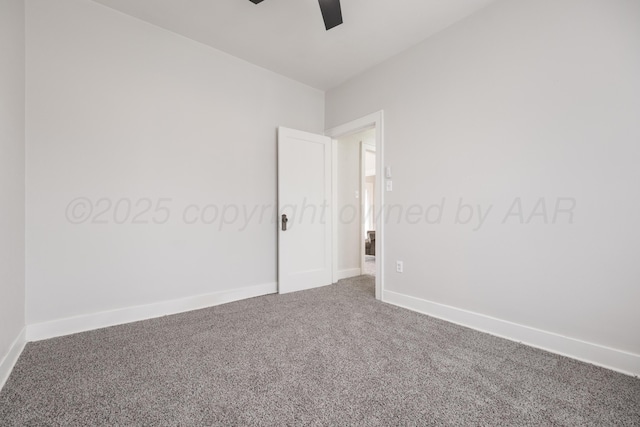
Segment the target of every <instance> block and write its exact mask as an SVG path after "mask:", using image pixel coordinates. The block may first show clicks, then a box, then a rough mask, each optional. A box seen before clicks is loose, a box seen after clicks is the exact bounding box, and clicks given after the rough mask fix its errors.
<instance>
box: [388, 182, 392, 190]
mask: <svg viewBox="0 0 640 427" xmlns="http://www.w3.org/2000/svg"><path fill="white" fill-rule="evenodd" d="M387 191H393V181H387Z"/></svg>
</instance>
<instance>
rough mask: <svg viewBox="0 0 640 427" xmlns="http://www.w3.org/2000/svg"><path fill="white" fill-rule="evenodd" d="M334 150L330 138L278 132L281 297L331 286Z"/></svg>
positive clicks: (298, 132) (283, 130) (291, 130)
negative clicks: (332, 168)
mask: <svg viewBox="0 0 640 427" xmlns="http://www.w3.org/2000/svg"><path fill="white" fill-rule="evenodd" d="M331 145H332V144H331V139H330V138H328V137H326V136H322V135H315V134H312V133H307V132H302V131H298V130H293V129H287V128H283V127H280V128H278V212H279V218H278V219H279V226H278V230H279V231H278V292H279V293H281V294H283V293H287V292H294V291H301V290H304V289H311V288H315V287H319V286H324V285H329V284H331V279H332V277H331V274H332V268H331V267H332V266H331V261H332V258H333V257H332V253H331V251H332V248H333V246H332V242H331V238H332V228H331V227H332V206H331V200H332V198H331V159H332V157H331V156H332V154H331V148H332V147H331ZM284 215H286V230H285V229H283V228H284V227H283V222H284V217H283V216H284Z"/></svg>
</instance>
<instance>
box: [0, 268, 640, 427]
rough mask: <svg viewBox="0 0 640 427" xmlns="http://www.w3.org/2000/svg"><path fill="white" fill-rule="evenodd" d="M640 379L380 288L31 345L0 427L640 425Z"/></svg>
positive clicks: (3, 405)
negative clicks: (423, 308)
mask: <svg viewBox="0 0 640 427" xmlns="http://www.w3.org/2000/svg"><path fill="white" fill-rule="evenodd" d="M639 424H640V380H638V379H637V378H632V377H629V376H625V375H622V374H618V373H615V372H612V371H608V370H606V369H601V368H598V367H595V366H591V365H588V364H585V363H581V362H578V361H575V360H571V359H568V358H565V357H561V356H557V355H554V354H550V353H547V352H544V351H541V350H536V349H533V348H530V347H526V346H524V345H520V344H517V343H514V342H510V341H507V340H503V339H500V338H496V337H493V336H490V335H486V334H483V333H480V332H476V331H473V330H471V329H467V328H464V327H460V326H456V325H453V324H451V323H447V322H444V321H440V320H437V319H434V318H430V317H427V316H423V315H420V314H417V313H413V312H411V311H407V310H403V309H400V308H397V307H393V306H391V305H387V304H384V303H380V302H377V301H375V300H374V298H373V277H371V276H361V277H358V278H353V279H348V280H345V281H342V282H340V283H338V284H336V285H332V286H327V287H324V288H320V289H315V290H311V291H305V292H298V293H294V294H289V295H282V296H278V295H271V296H265V297H260V298H253V299H250V300H245V301H240V302H236V303H231V304H226V305H222V306H217V307H213V308H209V309H205V310H198V311H193V312H189V313H184V314H179V315H174V316H167V317H163V318H159V319H153V320H147V321H144V322H138V323H132V324H128V325H123V326H116V327H112V328H106V329H101V330H97V331H92V332H85V333H82V334H77V335H72V336H67V337H62V338H56V339H51V340H47V341H40V342H35V343H30V344H28V345H27V347H26V348H25V350H24V353H23V354H22V356H21V357H20V359H19V361H18V363H17V366H16V367H15V370H14V371H13V373H12V374H11V376H10V378H9V380H8V382H7V384H6V386H5V387H4V389H3V390H2V392H1V393H0V425H2V426H23V425H28V426H31V425H33V426H36V425H37V426H40V425H59V426H62V425H64V426H89V425H110V426H111V425H127V426H129V425H140V426H142V425H145V426H156V425H157V426H164V425H167V426H169V425H171V426H178V425H180V426H189V425H279V426H282V425H367V426H369V425H370V426H375V425H384V426H389V425H405V426H415V425H465V426H466V425H545V426H549V425H576V426H578V425H579V426H585V425H594V426H610V425H639Z"/></svg>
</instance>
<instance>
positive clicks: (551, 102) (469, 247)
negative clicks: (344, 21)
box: [326, 0, 640, 372]
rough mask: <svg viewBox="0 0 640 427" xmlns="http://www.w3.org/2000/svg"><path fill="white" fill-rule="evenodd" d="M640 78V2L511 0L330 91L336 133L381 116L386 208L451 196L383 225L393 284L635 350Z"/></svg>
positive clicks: (639, 293)
mask: <svg viewBox="0 0 640 427" xmlns="http://www.w3.org/2000/svg"><path fill="white" fill-rule="evenodd" d="M638 76H640V2H637V1H629V0H562V1H557V0H540V1H533V0H508V1H506V0H505V1H501V2H498V3H495V4H494V5H492V6H490V7H489V8H487V9H485V10H483V11H481V12H479V13H478V14H476V15H474V16H472V17H470V18H468V19H466V20H464V21H462V22H460V23H459V24H456V25H454V26H453V27H450V28H449V29H447V30H445V31H444V32H442V33H440V34H438V35H436V36H435V37H433V38H431V39H429V40H427V41H425V42H423V43H421V44H420V45H418V46H416V47H414V48H412V49H410V50H408V51H406V52H404V53H402V54H400V55H399V56H397V57H395V58H393V59H392V60H389V61H387V62H385V63H383V64H381V65H379V66H377V67H375V68H373V69H371V70H370V71H368V72H366V73H365V74H363V75H361V76H359V77H357V78H354V79H352V80H351V81H349V82H347V83H346V84H344V85H342V86H340V87H338V88H336V89H334V90H331V91H330V92H329V93H328V95H327V105H326V116H327V123H326V127H327V128H332V127H334V126H336V125H339V124H341V123H344V122H347V121H349V120H353V119H355V118H357V117H360V116H363V115H365V114H368V113H370V112H372V111H377V110H380V109H384V111H385V161H386V164H387V165H390V166H392V167H393V181H394V191H393V192H391V193H387V199H386V202H387V204H390V205H394V204H397V205H401V206H402V207H404V208H405V213H406V209H407V208H408V207H409V206H411V205H412V204H418V205H422V206H423V207H429V206H430V205H439V204H440V203H441V201H442V198H445V199H446V203H445V206H444V209H443V215H442V219H441V220H440V221H439V222H438V218H437V216H438V215H433V214H437V212H436V211H432V216H431V219H430V220H431V221H432V222H435V224H428V223H426V221H424V220H422V221H420V222H419V224H415V225H412V224H410V223H409V222H410V221H411V222H413V221H415V217H413V216H412V217H410V218H409V219H410V221H407V219H406V218H404V219H403V220H402V221H400V222H399V223H398V222H397V220H396V219H395V217H394V218H393V219H389V218H388V219H387V220H388V223H387V227H386V243H385V244H386V247H385V249H386V254H385V255H386V258H385V262H386V272H387V273H386V277H385V287H386V289H387V290H388V291H391V292H395V293H398V294H402V295H408V296H411V297H416V298H418V299H420V300H426V301H431V302H436V303H440V304H445V305H448V306H451V307H454V308H460V309H465V310H469V311H472V312H475V313H480V314H483V315H487V316H491V317H495V318H497V319H503V320H507V321H510V322H514V323H517V324H520V325H525V326H529V327H533V328H538V329H541V330H543V331H549V332H553V333H556V334H560V335H563V336H567V337H572V338H575V339H578V340H582V341H586V342H589V343H595V344H598V345H601V346H607V347H611V348H613V349H618V350H622V351H626V352H630V353H635V354H636V355H638V354H640V334H639V333H638V325H640V310H639V309H638V302H639V301H640V263H639V262H638V254H639V253H640V222H639V221H638V212H640V192H639V191H638V183H640V167H638V162H639V161H640V120H639V118H640V78H639V77H638ZM541 197H542V198H545V200H546V207H547V209H548V211H549V223H545V220H544V216H543V215H542V207H543V206H542V205H539V206H538V213H539V214H540V215H539V216H534V217H533V218H532V219H531V221H530V222H529V223H527V220H528V219H529V216H530V213H531V211H532V210H533V208H534V206H535V205H536V203H538V200H539V198H541ZM559 197H561V198H562V197H565V198H574V199H575V201H576V203H577V204H576V207H575V209H574V211H573V212H574V217H573V224H570V223H569V222H570V221H569V215H568V214H561V215H559V216H558V217H557V221H556V223H555V224H553V223H552V222H553V221H552V220H553V210H554V207H555V206H554V205H555V203H556V200H557V198H559ZM460 198H463V204H466V203H468V204H472V205H473V206H474V209H475V211H474V216H473V217H472V220H471V222H470V223H468V224H456V221H455V218H456V211H457V208H458V203H459V200H460ZM516 198H521V202H522V206H523V208H524V211H525V214H524V222H525V223H524V224H521V223H520V220H519V218H518V217H517V216H512V217H509V218H508V221H507V222H506V223H505V224H502V221H503V219H504V217H505V215H506V213H507V212H509V210H510V207H511V205H512V204H513V203H514V200H515V199H516ZM516 203H517V202H516ZM565 203H570V201H568V202H567V200H565V201H562V202H561V207H565V208H568V207H570V206H569V204H565ZM478 205H479V206H480V207H481V209H483V215H485V214H486V210H487V209H489V207H490V206H493V207H492V210H491V211H490V215H489V216H487V218H486V221H485V223H484V225H483V226H482V227H478V224H479V219H478V211H477V206H478ZM464 213H465V214H466V213H467V211H466V210H465V211H464ZM465 216H466V215H465ZM460 219H461V220H462V222H465V221H466V219H467V218H466V217H461V218H460ZM474 229H477V231H474ZM396 260H403V261H404V269H405V272H404V273H403V274H398V273H396V272H395V261H396ZM636 357H637V356H636ZM635 360H636V361H637V360H640V359H637V358H636V359H635ZM635 363H637V362H635ZM630 369H631V368H630ZM635 369H636V370H637V371H638V372H640V365H636V366H635Z"/></svg>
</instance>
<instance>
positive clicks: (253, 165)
mask: <svg viewBox="0 0 640 427" xmlns="http://www.w3.org/2000/svg"><path fill="white" fill-rule="evenodd" d="M323 123H324V94H323V93H322V92H320V91H317V90H315V89H311V88H309V87H307V86H304V85H301V84H299V83H296V82H293V81H291V80H288V79H286V78H284V77H281V76H278V75H276V74H273V73H271V72H268V71H266V70H264V69H261V68H258V67H256V66H253V65H251V64H248V63H246V62H243V61H241V60H238V59H236V58H233V57H231V56H229V55H227V54H224V53H222V52H219V51H216V50H214V49H211V48H209V47H207V46H204V45H202V44H199V43H196V42H194V41H191V40H189V39H186V38H184V37H181V36H178V35H175V34H173V33H170V32H168V31H166V30H162V29H160V28H157V27H154V26H152V25H149V24H147V23H144V22H142V21H139V20H137V19H134V18H131V17H129V16H126V15H123V14H121V13H119V12H115V11H113V10H111V9H108V8H106V7H104V6H101V5H98V4H96V3H93V2H90V1H86V0H56V1H50V0H29V1H28V2H27V128H28V131H27V160H28V165H29V167H28V170H27V224H28V225H27V236H26V242H27V288H28V292H27V323H28V324H30V325H31V324H37V323H41V322H47V321H51V320H56V319H61V318H66V317H70V316H80V315H86V314H91V313H97V312H102V311H108V310H117V309H122V308H127V307H133V306H138V305H146V304H153V303H157V302H161V301H168V300H173V299H178V298H183V297H190V296H196V295H201V294H210V293H214V292H218V291H226V290H234V289H239V288H243V287H246V286H253V285H262V284H273V283H275V281H276V251H275V247H276V224H275V223H274V222H272V214H273V210H268V211H267V212H266V213H263V214H262V215H263V218H262V220H261V219H260V218H259V216H260V215H261V213H262V212H263V211H262V207H263V206H264V205H266V206H271V207H274V206H275V202H276V127H277V126H278V125H283V126H287V127H292V128H298V129H301V130H306V131H311V132H321V131H322V129H323ZM79 197H82V198H86V199H82V200H80V201H78V202H76V205H75V208H73V206H71V207H70V202H72V201H73V200H74V199H77V198H79ZM103 198H104V199H106V200H105V201H101V202H100V199H103ZM161 198H166V199H170V200H168V201H164V202H160V209H159V210H158V212H156V207H157V205H158V201H159V199H161ZM146 199H149V200H151V201H152V203H153V208H152V209H151V210H147V208H148V204H149V203H148V201H147V200H146ZM119 201H121V202H120V205H119V208H118V209H119V210H118V211H117V212H115V211H116V205H117V203H118V202H119ZM129 201H130V202H131V203H132V204H133V210H132V214H131V215H129V216H128V217H127V215H126V214H127V206H128V203H129ZM87 202H88V203H90V205H91V206H93V212H92V214H91V215H90V216H89V219H88V220H87V221H86V222H83V223H81V224H73V223H72V222H73V221H69V220H68V219H67V217H69V216H71V217H72V220H74V221H75V220H78V221H81V220H83V219H85V218H84V216H85V213H89V210H88V207H87V206H86V205H85V206H83V205H81V204H82V203H87ZM109 203H111V207H110V209H107V207H109ZM190 205H196V206H197V207H199V208H200V209H201V210H203V209H204V208H205V206H207V205H213V206H216V207H217V208H218V210H219V212H218V217H217V219H215V209H214V208H213V207H210V208H207V209H205V214H206V217H205V220H206V221H208V222H212V224H210V225H208V224H205V223H203V221H196V217H197V210H196V208H190V209H188V210H187V218H186V220H187V221H186V222H193V221H196V223H195V224H187V223H186V222H185V221H184V218H183V214H184V212H185V209H187V208H188V207H189V206H190ZM225 205H231V206H236V207H238V208H239V209H240V211H239V215H240V216H239V219H238V220H237V221H235V222H234V221H233V219H234V217H235V213H236V211H235V209H234V208H233V207H229V208H227V213H226V217H225V218H226V221H227V222H233V224H223V223H222V221H221V219H220V217H221V216H222V211H223V210H224V206H225ZM164 206H166V207H168V208H169V209H170V214H171V216H170V218H169V220H168V221H166V223H164V224H161V225H158V224H154V223H153V221H154V219H155V220H157V221H159V222H164V220H165V219H166V214H165V211H164V210H163V209H164ZM245 208H246V209H247V211H246V215H249V216H250V215H252V214H253V217H252V219H251V220H250V221H249V225H248V226H247V225H246V221H245V219H244V215H245V213H244V211H243V209H245ZM105 209H107V212H106V213H105V214H104V215H100V211H102V210H105ZM254 209H258V211H254ZM136 214H140V216H139V217H138V220H141V221H147V222H149V223H148V224H133V216H134V215H136ZM114 215H115V218H114ZM94 219H97V221H98V222H101V221H102V222H106V223H98V224H95V223H92V221H93V220H94ZM116 222H123V224H117V223H116ZM274 289H275V288H274Z"/></svg>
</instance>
